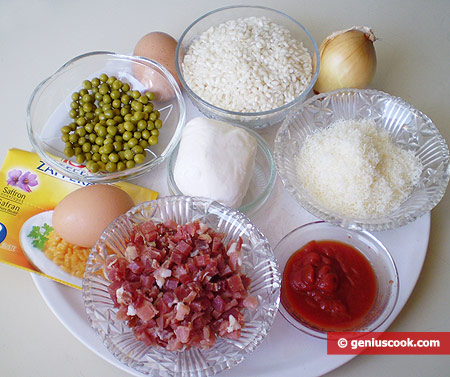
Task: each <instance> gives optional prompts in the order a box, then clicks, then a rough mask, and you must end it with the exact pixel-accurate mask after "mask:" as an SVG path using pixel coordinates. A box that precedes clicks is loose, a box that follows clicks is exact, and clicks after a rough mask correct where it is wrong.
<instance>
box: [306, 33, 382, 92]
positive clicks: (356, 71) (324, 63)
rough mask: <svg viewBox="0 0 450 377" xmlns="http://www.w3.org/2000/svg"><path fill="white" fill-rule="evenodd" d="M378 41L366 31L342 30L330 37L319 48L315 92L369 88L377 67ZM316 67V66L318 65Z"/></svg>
mask: <svg viewBox="0 0 450 377" xmlns="http://www.w3.org/2000/svg"><path fill="white" fill-rule="evenodd" d="M375 40H376V38H375V36H374V34H373V32H372V30H371V29H369V28H367V27H355V28H351V29H348V30H343V31H340V32H336V33H333V34H331V35H330V36H329V37H327V38H326V39H325V40H324V41H323V42H322V44H321V45H320V47H319V54H320V72H319V76H318V78H317V82H316V84H315V85H314V92H316V93H323V92H330V91H333V90H336V89H341V88H358V89H364V88H366V87H367V86H368V85H369V84H370V82H371V81H372V79H373V77H374V75H375V71H376V67H377V57H376V53H375V48H374V46H373V42H374V41H375ZM313 63H314V66H315V61H314V62H313Z"/></svg>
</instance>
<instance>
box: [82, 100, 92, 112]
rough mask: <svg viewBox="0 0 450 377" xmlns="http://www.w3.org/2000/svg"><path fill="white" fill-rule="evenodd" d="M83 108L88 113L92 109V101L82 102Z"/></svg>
mask: <svg viewBox="0 0 450 377" xmlns="http://www.w3.org/2000/svg"><path fill="white" fill-rule="evenodd" d="M83 110H84V111H86V112H87V113H90V112H92V111H93V110H94V106H93V105H92V103H89V102H88V103H84V104H83Z"/></svg>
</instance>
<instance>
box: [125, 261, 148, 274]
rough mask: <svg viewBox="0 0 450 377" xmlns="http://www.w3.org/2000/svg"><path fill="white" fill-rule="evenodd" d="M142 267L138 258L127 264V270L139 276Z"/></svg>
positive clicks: (142, 269)
mask: <svg viewBox="0 0 450 377" xmlns="http://www.w3.org/2000/svg"><path fill="white" fill-rule="evenodd" d="M144 267H145V266H144V264H143V263H142V261H141V260H140V259H139V258H138V257H136V258H134V260H133V261H132V262H131V263H129V264H128V268H129V269H130V270H131V272H133V273H134V274H141V273H142V272H143V271H144Z"/></svg>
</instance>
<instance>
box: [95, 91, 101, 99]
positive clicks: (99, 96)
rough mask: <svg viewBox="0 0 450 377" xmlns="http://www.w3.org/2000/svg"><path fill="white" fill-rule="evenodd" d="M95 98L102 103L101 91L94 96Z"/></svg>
mask: <svg viewBox="0 0 450 377" xmlns="http://www.w3.org/2000/svg"><path fill="white" fill-rule="evenodd" d="M94 98H95V99H96V100H97V101H101V100H102V99H103V94H101V93H100V91H98V92H97V93H95V94H94Z"/></svg>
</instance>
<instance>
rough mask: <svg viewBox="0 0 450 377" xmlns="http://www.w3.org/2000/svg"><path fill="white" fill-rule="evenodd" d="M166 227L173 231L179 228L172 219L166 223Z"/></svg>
mask: <svg viewBox="0 0 450 377" xmlns="http://www.w3.org/2000/svg"><path fill="white" fill-rule="evenodd" d="M164 226H166V227H167V228H169V229H172V230H177V228H178V224H177V223H176V222H175V221H173V220H172V219H169V220H166V221H164Z"/></svg>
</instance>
